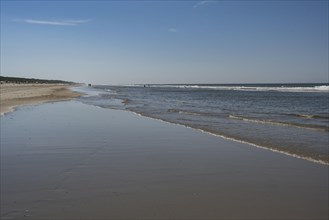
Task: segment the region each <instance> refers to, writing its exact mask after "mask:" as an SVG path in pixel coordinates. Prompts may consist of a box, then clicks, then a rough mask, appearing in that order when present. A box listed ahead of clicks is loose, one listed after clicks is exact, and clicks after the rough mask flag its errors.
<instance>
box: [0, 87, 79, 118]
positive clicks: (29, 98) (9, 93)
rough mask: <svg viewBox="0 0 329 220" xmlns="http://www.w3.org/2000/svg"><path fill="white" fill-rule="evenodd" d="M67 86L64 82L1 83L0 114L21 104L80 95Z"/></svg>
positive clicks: (61, 99) (60, 99) (66, 98)
mask: <svg viewBox="0 0 329 220" xmlns="http://www.w3.org/2000/svg"><path fill="white" fill-rule="evenodd" d="M69 88H70V86H68V85H64V84H11V83H7V84H6V83H5V84H1V85H0V111H1V115H3V114H5V113H7V112H10V111H13V109H14V108H16V107H18V106H22V105H29V104H39V103H44V102H49V101H63V100H69V99H72V98H75V97H78V96H80V94H79V93H76V92H73V91H71V90H70V89H69Z"/></svg>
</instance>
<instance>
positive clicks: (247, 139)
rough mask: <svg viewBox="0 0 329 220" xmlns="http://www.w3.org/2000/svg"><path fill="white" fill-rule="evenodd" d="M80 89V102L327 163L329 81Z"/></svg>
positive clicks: (328, 153) (328, 152)
mask: <svg viewBox="0 0 329 220" xmlns="http://www.w3.org/2000/svg"><path fill="white" fill-rule="evenodd" d="M84 92H86V93H87V94H88V95H86V96H84V97H81V98H79V100H80V101H82V102H83V103H85V104H90V105H95V106H99V107H102V108H109V109H119V110H127V111H131V112H135V113H137V114H139V115H142V116H145V117H150V118H154V119H159V120H162V121H166V122H169V123H174V124H179V125H184V126H187V127H190V128H194V129H198V130H200V131H203V132H207V133H209V134H212V135H217V136H220V137H223V138H226V139H230V140H233V141H238V142H242V143H246V144H249V145H251V146H253V147H259V148H264V149H268V150H271V151H275V152H279V153H284V154H287V155H290V156H293V157H297V158H302V159H306V160H309V161H313V162H317V163H322V164H326V165H329V147H328V146H329V84H146V85H144V84H137V85H121V86H117V85H116V86H114V85H99V86H92V87H87V88H84Z"/></svg>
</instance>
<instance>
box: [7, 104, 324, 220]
mask: <svg viewBox="0 0 329 220" xmlns="http://www.w3.org/2000/svg"><path fill="white" fill-rule="evenodd" d="M23 218H24V219H317V220H318V219H328V166H326V165H322V164H316V163H312V162H309V161H306V160H302V159H297V158H293V157H290V156H287V155H283V154H278V153H273V152H270V151H267V150H263V149H258V148H254V147H251V146H248V145H245V144H241V143H237V142H232V141H228V140H225V139H222V138H219V137H214V136H211V135H208V134H205V133H202V132H199V131H197V130H193V129H189V128H185V127H183V126H178V125H172V124H168V123H164V122H160V121H157V120H153V119H148V118H143V117H140V116H137V115H135V114H133V113H130V112H124V111H116V110H109V109H101V108H97V107H94V106H88V105H84V104H81V103H79V102H77V101H68V102H56V103H47V104H44V105H39V106H26V107H20V108H18V110H17V111H15V112H13V113H9V114H6V115H4V116H2V117H1V219H23Z"/></svg>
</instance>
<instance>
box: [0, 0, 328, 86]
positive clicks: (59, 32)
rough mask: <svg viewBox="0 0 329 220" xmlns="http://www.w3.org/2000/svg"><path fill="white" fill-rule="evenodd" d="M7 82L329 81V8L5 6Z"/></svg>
mask: <svg viewBox="0 0 329 220" xmlns="http://www.w3.org/2000/svg"><path fill="white" fill-rule="evenodd" d="M1 75H3V76H20V77H34V78H44V79H62V80H70V81H75V82H85V83H93V84H132V83H271V82H273V83H288V82H303V83H305V82H328V1H314V0H313V1H104V0H103V1H13V0H8V1H4V0H1Z"/></svg>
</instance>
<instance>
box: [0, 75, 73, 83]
mask: <svg viewBox="0 0 329 220" xmlns="http://www.w3.org/2000/svg"><path fill="white" fill-rule="evenodd" d="M0 82H1V83H18V84H24V83H38V84H54V83H56V84H59V83H60V84H75V83H74V82H68V81H63V80H47V79H34V78H20V77H6V76H0Z"/></svg>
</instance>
